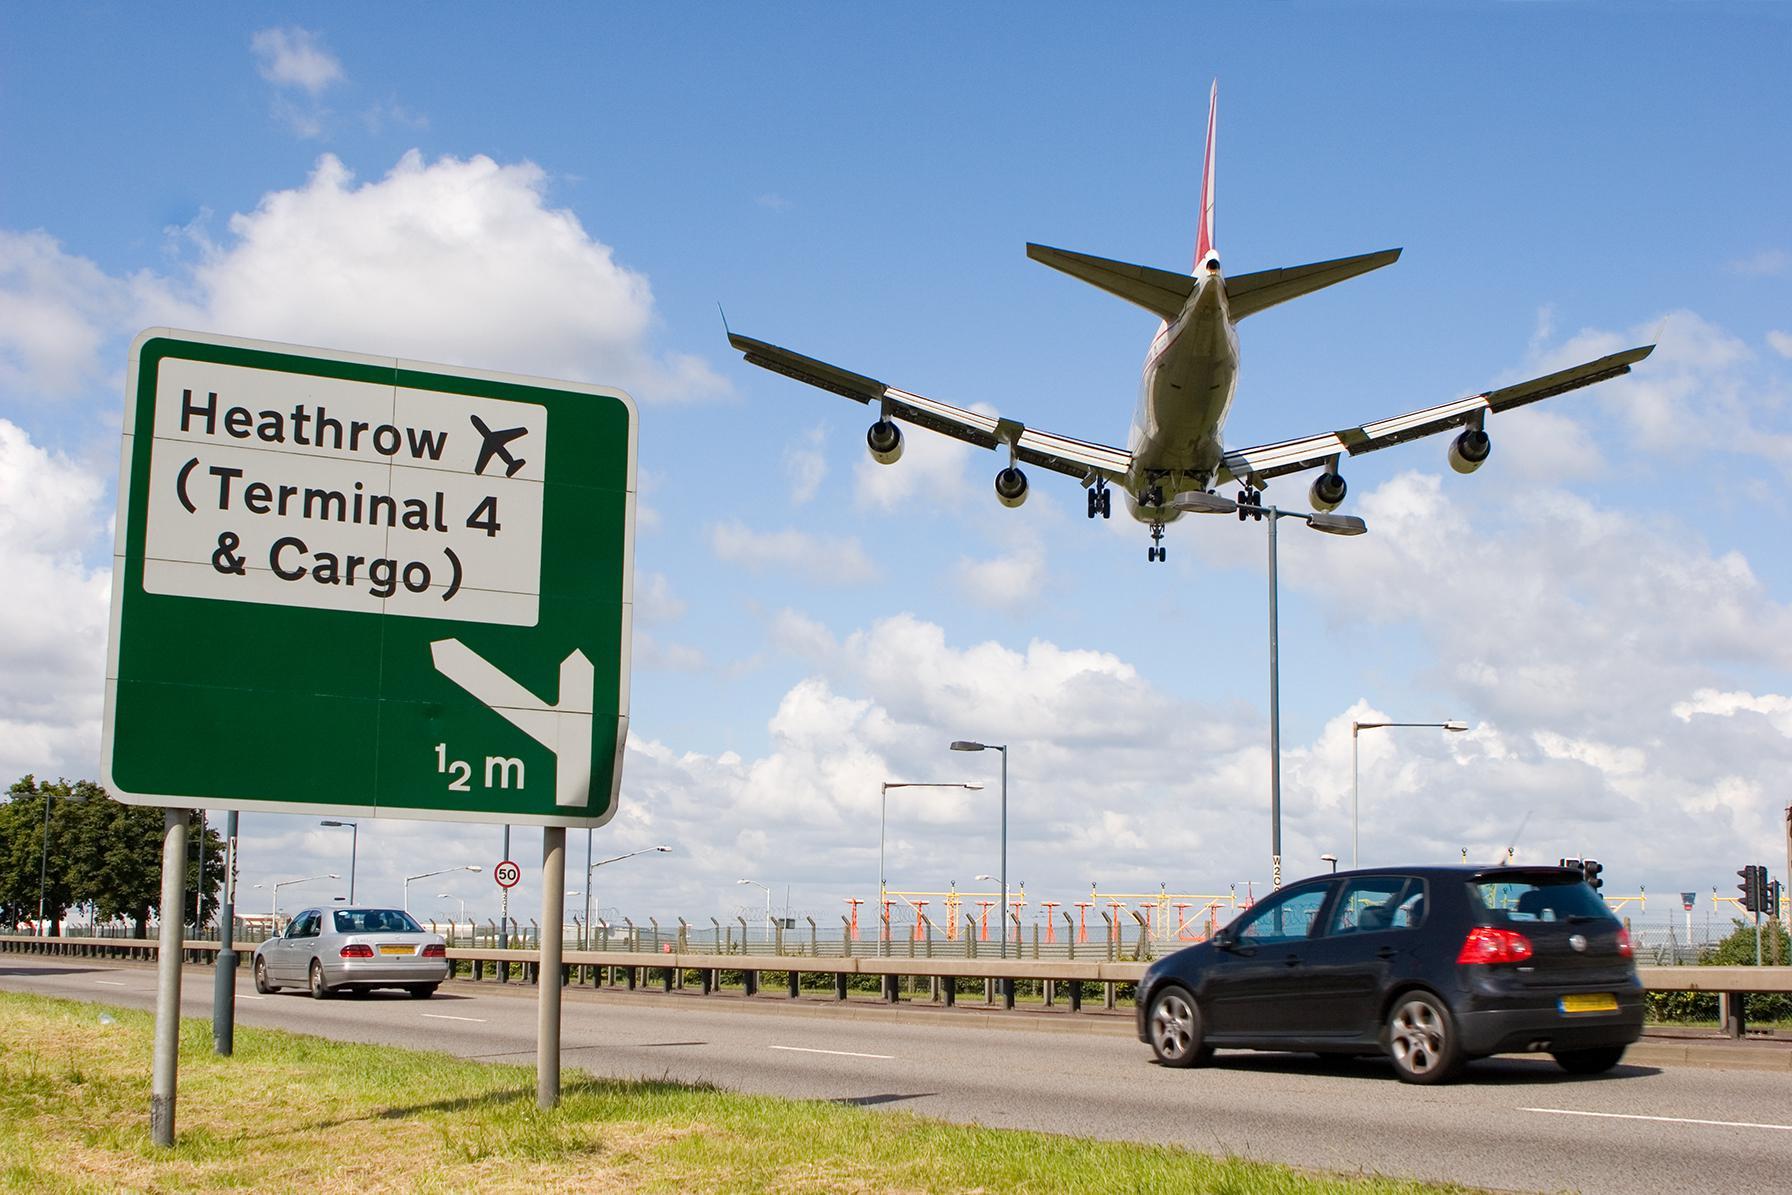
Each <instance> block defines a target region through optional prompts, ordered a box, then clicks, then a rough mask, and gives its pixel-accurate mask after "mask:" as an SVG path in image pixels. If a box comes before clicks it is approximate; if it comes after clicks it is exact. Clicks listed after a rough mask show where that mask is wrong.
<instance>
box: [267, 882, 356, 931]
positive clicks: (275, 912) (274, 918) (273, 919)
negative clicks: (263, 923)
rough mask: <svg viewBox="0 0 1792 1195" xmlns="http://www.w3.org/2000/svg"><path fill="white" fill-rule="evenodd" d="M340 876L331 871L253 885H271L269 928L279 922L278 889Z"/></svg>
mask: <svg viewBox="0 0 1792 1195" xmlns="http://www.w3.org/2000/svg"><path fill="white" fill-rule="evenodd" d="M341 878H342V877H341V876H339V875H337V874H336V873H335V872H331V873H330V874H329V875H323V876H306V877H305V878H304V879H302V880H281V881H280V882H279V883H277V884H273V885H269V884H257V885H255V886H256V887H257V888H268V887H272V889H273V891H274V899H273V905H272V907H270V908H269V909H268V922H269V929H272V928H273V927H274V926H275V925H278V924H279V923H280V889H282V888H290V887H292V886H293V885H294V884H315V883H316V882H317V881H319V880H340V879H341Z"/></svg>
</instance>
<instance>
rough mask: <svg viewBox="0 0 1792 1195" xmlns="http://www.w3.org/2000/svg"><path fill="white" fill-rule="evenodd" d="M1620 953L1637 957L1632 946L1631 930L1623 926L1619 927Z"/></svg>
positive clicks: (1628, 956)
mask: <svg viewBox="0 0 1792 1195" xmlns="http://www.w3.org/2000/svg"><path fill="white" fill-rule="evenodd" d="M1618 953H1619V954H1621V955H1623V956H1624V957H1625V958H1635V957H1636V951H1634V950H1632V949H1631V948H1630V931H1629V930H1627V929H1624V928H1623V927H1622V926H1620V927H1619V928H1618Z"/></svg>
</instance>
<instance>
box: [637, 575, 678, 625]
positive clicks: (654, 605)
mask: <svg viewBox="0 0 1792 1195" xmlns="http://www.w3.org/2000/svg"><path fill="white" fill-rule="evenodd" d="M684 611H685V603H684V600H683V599H682V598H680V597H679V596H678V595H677V594H676V593H674V592H672V582H671V581H669V580H668V579H667V578H666V574H665V573H656V572H651V571H649V572H637V573H636V574H635V622H636V624H637V625H646V626H656V625H663V624H665V623H669V622H677V621H678V620H679V619H680V618H683V617H684Z"/></svg>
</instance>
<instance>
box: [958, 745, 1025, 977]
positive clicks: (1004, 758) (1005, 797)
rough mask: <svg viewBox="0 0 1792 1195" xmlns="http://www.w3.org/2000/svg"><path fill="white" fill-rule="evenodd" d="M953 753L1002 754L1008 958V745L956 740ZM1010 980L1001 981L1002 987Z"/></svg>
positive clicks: (1004, 934) (1005, 953)
mask: <svg viewBox="0 0 1792 1195" xmlns="http://www.w3.org/2000/svg"><path fill="white" fill-rule="evenodd" d="M952 750H954V751H1000V752H1001V753H1002V957H1003V958H1007V957H1008V744H1006V743H973V742H971V741H970V740H969V739H957V740H955V741H954V742H953V743H952ZM1012 982H1013V981H1012V980H1007V979H1005V980H1003V981H1002V983H1003V985H1004V987H1006V986H1007V985H1008V984H1010V983H1012Z"/></svg>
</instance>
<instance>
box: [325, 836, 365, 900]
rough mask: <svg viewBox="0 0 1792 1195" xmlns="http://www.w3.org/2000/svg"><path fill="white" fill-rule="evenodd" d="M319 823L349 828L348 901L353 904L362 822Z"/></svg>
mask: <svg viewBox="0 0 1792 1195" xmlns="http://www.w3.org/2000/svg"><path fill="white" fill-rule="evenodd" d="M317 824H318V825H320V826H335V827H336V828H337V829H339V830H340V829H341V828H342V827H344V826H347V827H348V828H349V831H350V834H349V840H348V903H349V904H351V905H352V904H354V903H355V857H356V856H357V855H358V854H360V850H361V823H360V822H319V823H317Z"/></svg>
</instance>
